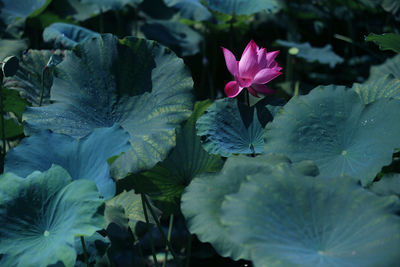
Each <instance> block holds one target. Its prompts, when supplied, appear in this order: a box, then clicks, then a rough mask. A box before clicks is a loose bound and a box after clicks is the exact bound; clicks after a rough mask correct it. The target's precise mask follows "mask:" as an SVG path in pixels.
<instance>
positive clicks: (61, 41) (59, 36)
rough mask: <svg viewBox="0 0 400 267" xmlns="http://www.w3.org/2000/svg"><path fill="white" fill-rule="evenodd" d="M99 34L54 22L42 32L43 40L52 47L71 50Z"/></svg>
mask: <svg viewBox="0 0 400 267" xmlns="http://www.w3.org/2000/svg"><path fill="white" fill-rule="evenodd" d="M99 36H100V34H99V33H97V32H94V31H91V30H89V29H86V28H84V27H80V26H77V25H73V24H68V23H62V22H56V23H53V24H51V25H50V26H48V27H46V28H45V29H44V31H43V40H44V41H45V42H51V43H52V44H53V46H54V47H57V48H58V47H61V48H66V49H72V48H73V47H74V46H76V45H77V44H78V43H80V42H82V41H85V40H87V39H89V38H92V37H99Z"/></svg>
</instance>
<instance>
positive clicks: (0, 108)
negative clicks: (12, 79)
mask: <svg viewBox="0 0 400 267" xmlns="http://www.w3.org/2000/svg"><path fill="white" fill-rule="evenodd" d="M3 91H4V90H3V72H1V73H0V116H1V140H2V141H3V147H2V153H1V166H0V173H3V171H4V159H5V157H6V129H5V128H6V125H5V123H4V114H3V113H4V110H3V109H4V107H3V105H4V103H3V101H4V99H3Z"/></svg>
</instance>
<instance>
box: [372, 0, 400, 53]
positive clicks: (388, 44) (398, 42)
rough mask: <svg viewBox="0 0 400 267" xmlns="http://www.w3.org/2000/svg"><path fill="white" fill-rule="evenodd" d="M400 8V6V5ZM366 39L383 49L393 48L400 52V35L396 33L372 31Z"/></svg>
mask: <svg viewBox="0 0 400 267" xmlns="http://www.w3.org/2000/svg"><path fill="white" fill-rule="evenodd" d="M399 8H400V6H399ZM365 41H367V42H374V43H375V44H377V45H378V46H379V48H380V49H381V50H392V51H394V52H396V53H400V35H398V34H395V33H384V34H381V35H378V34H375V33H370V34H369V35H368V36H367V37H365Z"/></svg>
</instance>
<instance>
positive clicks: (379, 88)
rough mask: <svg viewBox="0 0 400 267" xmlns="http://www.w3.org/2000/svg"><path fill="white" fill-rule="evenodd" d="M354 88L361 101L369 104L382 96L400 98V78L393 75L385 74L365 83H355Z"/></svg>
mask: <svg viewBox="0 0 400 267" xmlns="http://www.w3.org/2000/svg"><path fill="white" fill-rule="evenodd" d="M353 89H354V90H355V91H356V92H357V93H358V94H359V96H360V98H361V102H363V103H364V104H369V103H371V102H374V101H375V100H378V99H381V98H395V99H399V100H400V80H398V79H395V78H393V76H392V75H385V76H383V77H381V78H379V79H376V80H370V81H369V82H366V83H363V84H359V83H355V84H354V85H353Z"/></svg>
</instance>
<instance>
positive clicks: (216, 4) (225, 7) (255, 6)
mask: <svg viewBox="0 0 400 267" xmlns="http://www.w3.org/2000/svg"><path fill="white" fill-rule="evenodd" d="M207 5H208V7H209V8H210V9H212V10H215V11H218V12H221V13H225V14H236V15H251V14H253V13H257V12H263V11H264V12H268V13H273V12H276V11H278V10H279V7H280V4H279V1H277V0H207Z"/></svg>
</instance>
